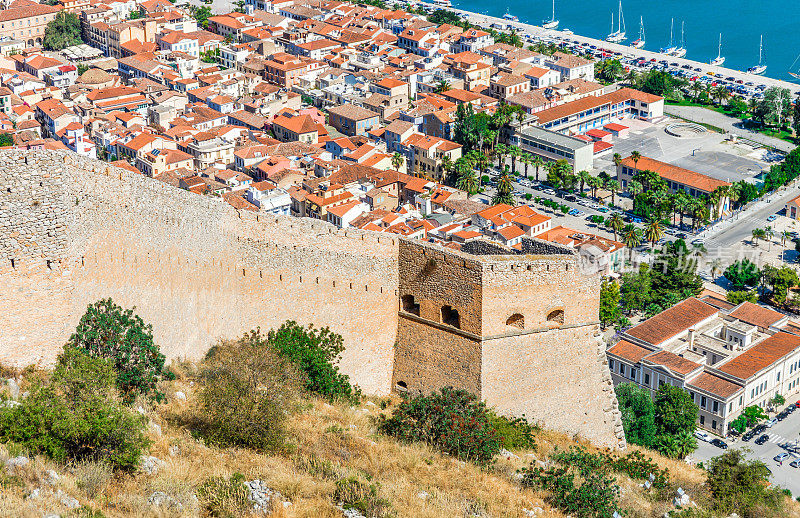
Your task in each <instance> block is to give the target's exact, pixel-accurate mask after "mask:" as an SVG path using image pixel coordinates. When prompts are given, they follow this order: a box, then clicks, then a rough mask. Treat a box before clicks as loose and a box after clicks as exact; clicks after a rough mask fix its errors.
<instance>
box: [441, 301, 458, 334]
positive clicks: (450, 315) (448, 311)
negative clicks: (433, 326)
mask: <svg viewBox="0 0 800 518" xmlns="http://www.w3.org/2000/svg"><path fill="white" fill-rule="evenodd" d="M442 323H443V324H447V325H449V326H453V327H455V328H457V329H461V318H460V316H459V314H458V310H456V309H453V308H452V307H451V306H442Z"/></svg>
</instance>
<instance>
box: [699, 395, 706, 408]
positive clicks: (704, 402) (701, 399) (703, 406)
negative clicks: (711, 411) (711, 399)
mask: <svg viewBox="0 0 800 518" xmlns="http://www.w3.org/2000/svg"><path fill="white" fill-rule="evenodd" d="M705 407H706V397H705V396H703V397H701V398H700V408H705Z"/></svg>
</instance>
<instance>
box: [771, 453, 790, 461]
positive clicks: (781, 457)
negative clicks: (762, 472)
mask: <svg viewBox="0 0 800 518" xmlns="http://www.w3.org/2000/svg"><path fill="white" fill-rule="evenodd" d="M789 457H790V455H789V454H788V453H786V452H785V451H784V452H781V453H779V454H777V455H775V457H773V458H772V459H773V460H774V461H775V462H783V461H785V460H786V459H788V458H789Z"/></svg>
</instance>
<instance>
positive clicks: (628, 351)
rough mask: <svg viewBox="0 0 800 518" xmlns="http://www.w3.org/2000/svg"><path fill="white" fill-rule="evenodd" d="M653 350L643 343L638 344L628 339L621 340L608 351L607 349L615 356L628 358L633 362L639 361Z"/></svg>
mask: <svg viewBox="0 0 800 518" xmlns="http://www.w3.org/2000/svg"><path fill="white" fill-rule="evenodd" d="M652 352H653V351H651V350H650V349H647V348H646V347H642V346H641V345H637V344H635V343H632V342H629V341H627V340H620V341H619V342H617V343H615V344H614V345H613V346H611V348H610V349H608V351H606V353H610V354H613V355H614V356H617V357H619V358H622V359H623V360H627V361H629V362H631V363H638V362H639V361H640V360H641V359H642V358H644V357H645V356H647V355H648V354H650V353H652Z"/></svg>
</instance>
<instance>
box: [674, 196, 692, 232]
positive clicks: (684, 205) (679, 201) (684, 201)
mask: <svg viewBox="0 0 800 518" xmlns="http://www.w3.org/2000/svg"><path fill="white" fill-rule="evenodd" d="M672 206H673V207H675V211H676V212H677V213H679V214H680V217H681V221H680V223H681V225H680V226H681V228H683V215H684V213H685V212H686V209H688V208H689V196H688V195H687V194H686V191H678V192H677V193H676V194H675V198H674V200H673V204H672Z"/></svg>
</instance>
